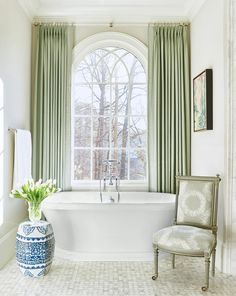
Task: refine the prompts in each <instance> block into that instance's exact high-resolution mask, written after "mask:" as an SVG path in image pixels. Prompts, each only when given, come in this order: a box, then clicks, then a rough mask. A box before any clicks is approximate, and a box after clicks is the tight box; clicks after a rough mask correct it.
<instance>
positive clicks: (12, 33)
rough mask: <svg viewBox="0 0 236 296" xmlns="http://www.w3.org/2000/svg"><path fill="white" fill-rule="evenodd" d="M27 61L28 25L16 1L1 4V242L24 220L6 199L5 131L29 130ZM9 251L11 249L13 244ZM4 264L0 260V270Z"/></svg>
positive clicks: (19, 205)
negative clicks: (2, 112)
mask: <svg viewBox="0 0 236 296" xmlns="http://www.w3.org/2000/svg"><path fill="white" fill-rule="evenodd" d="M30 58H31V24H30V21H29V20H28V18H27V17H26V15H25V14H24V12H23V10H22V9H21V8H20V7H19V5H18V3H17V1H16V0H7V1H5V0H0V78H1V79H2V80H3V84H4V109H5V121H4V139H5V143H4V146H5V149H4V167H5V169H4V190H3V191H4V196H3V225H1V226H0V238H2V239H3V236H4V235H6V233H7V232H8V231H10V230H11V229H12V228H14V227H15V226H16V225H17V224H18V223H19V222H20V221H22V220H23V219H24V217H25V216H26V208H25V204H24V202H23V201H21V200H16V199H11V198H9V192H10V190H11V184H12V168H13V135H12V134H10V133H9V132H8V127H12V128H26V129H29V124H30V112H29V109H30ZM2 239H0V246H1V242H2ZM4 243H6V242H4ZM5 245H6V244H5ZM11 247H13V248H14V246H12V243H11ZM13 250H14V249H13ZM0 252H1V249H0ZM6 257H7V256H6ZM5 259H7V258H5ZM3 263H4V262H2V261H1V260H0V266H1V264H3Z"/></svg>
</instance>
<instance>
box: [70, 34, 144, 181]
mask: <svg viewBox="0 0 236 296" xmlns="http://www.w3.org/2000/svg"><path fill="white" fill-rule="evenodd" d="M146 70H147V47H146V46H145V45H144V44H143V43H141V42H140V41H139V40H137V39H136V38H134V37H131V36H129V35H127V34H123V33H114V32H105V33H99V34H95V35H93V36H91V37H89V38H86V39H85V40H83V41H81V42H80V43H79V44H78V45H77V46H76V47H75V48H74V51H73V64H72V116H71V117H72V149H71V151H72V155H71V161H72V187H76V184H78V183H80V185H81V183H85V184H86V183H92V182H93V181H94V180H98V179H99V178H100V167H101V163H102V161H104V160H106V159H108V158H113V159H118V160H119V161H120V172H119V174H120V177H121V179H122V180H123V182H124V183H126V184H133V183H135V186H137V184H142V185H144V184H146V183H147V165H146V163H147V140H146V137H147V81H146ZM90 185H91V184H90ZM143 187H144V186H143Z"/></svg>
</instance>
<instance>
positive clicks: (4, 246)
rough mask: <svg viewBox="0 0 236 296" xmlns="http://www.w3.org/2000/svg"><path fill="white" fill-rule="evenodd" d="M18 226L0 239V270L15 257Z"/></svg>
mask: <svg viewBox="0 0 236 296" xmlns="http://www.w3.org/2000/svg"><path fill="white" fill-rule="evenodd" d="M16 232H17V226H16V227H14V228H12V229H11V230H10V231H8V232H7V233H6V234H5V235H4V236H3V237H1V239H0V254H1V256H0V269H1V268H2V267H3V266H4V265H6V264H7V262H8V261H9V260H10V259H11V258H12V257H13V256H14V255H15V247H16Z"/></svg>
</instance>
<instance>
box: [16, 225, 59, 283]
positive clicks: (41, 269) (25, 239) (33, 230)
mask: <svg viewBox="0 0 236 296" xmlns="http://www.w3.org/2000/svg"><path fill="white" fill-rule="evenodd" d="M54 249H55V239H54V233H53V229H52V225H51V224H50V223H48V222H46V221H37V222H30V221H26V222H23V223H21V224H20V225H19V228H18V231H17V235H16V261H17V264H18V265H19V266H20V269H21V271H22V272H23V274H24V275H26V276H31V277H39V276H43V275H45V274H47V273H48V271H49V269H50V267H51V265H52V259H53V256H54Z"/></svg>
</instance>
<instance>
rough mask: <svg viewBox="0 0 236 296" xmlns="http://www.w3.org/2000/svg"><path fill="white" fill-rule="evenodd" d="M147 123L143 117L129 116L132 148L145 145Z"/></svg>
mask: <svg viewBox="0 0 236 296" xmlns="http://www.w3.org/2000/svg"><path fill="white" fill-rule="evenodd" d="M146 129H147V123H146V118H144V117H130V129H129V131H130V146H131V147H132V148H138V147H145V146H146Z"/></svg>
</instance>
